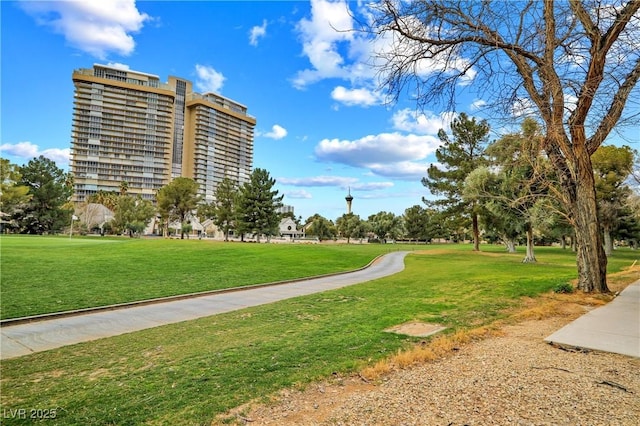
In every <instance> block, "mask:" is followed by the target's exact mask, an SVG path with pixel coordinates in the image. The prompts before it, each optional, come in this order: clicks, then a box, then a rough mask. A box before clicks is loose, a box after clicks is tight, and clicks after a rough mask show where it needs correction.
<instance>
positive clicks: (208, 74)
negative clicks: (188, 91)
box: [196, 64, 225, 93]
mask: <svg viewBox="0 0 640 426" xmlns="http://www.w3.org/2000/svg"><path fill="white" fill-rule="evenodd" d="M196 76H197V78H196V89H198V90H199V91H200V92H203V93H209V92H213V93H220V90H222V85H223V83H224V80H225V76H224V75H222V73H220V72H218V71H216V70H215V69H214V68H213V67H209V66H206V65H200V64H196Z"/></svg>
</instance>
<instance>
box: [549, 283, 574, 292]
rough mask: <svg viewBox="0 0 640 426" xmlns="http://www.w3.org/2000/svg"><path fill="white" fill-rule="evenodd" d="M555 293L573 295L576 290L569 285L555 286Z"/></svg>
mask: <svg viewBox="0 0 640 426" xmlns="http://www.w3.org/2000/svg"><path fill="white" fill-rule="evenodd" d="M553 291H554V292H556V293H573V292H574V291H575V288H574V287H573V286H572V285H571V284H569V283H562V284H558V285H557V286H555V287H554V288H553Z"/></svg>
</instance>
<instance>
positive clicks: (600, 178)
mask: <svg viewBox="0 0 640 426" xmlns="http://www.w3.org/2000/svg"><path fill="white" fill-rule="evenodd" d="M633 161H634V152H633V150H632V149H631V148H629V147H628V146H622V147H616V146H613V145H607V146H601V147H600V148H598V149H597V150H596V152H595V153H594V154H593V155H592V156H591V162H592V164H593V171H594V175H595V182H596V200H597V201H598V218H599V219H600V226H601V227H602V231H603V234H604V251H605V253H606V254H607V256H610V255H611V254H612V253H613V239H612V237H611V234H612V232H615V230H616V227H617V225H618V223H619V219H620V218H621V217H622V216H625V210H626V206H625V203H626V201H627V198H628V197H629V195H631V188H630V187H629V186H628V185H627V184H626V181H627V178H628V177H629V176H630V175H631V174H632V171H633Z"/></svg>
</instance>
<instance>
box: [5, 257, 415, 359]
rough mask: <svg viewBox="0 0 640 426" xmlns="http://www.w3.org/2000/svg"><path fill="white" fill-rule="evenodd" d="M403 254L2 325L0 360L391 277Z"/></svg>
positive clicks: (402, 263) (400, 263)
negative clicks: (338, 270) (307, 274)
mask: <svg viewBox="0 0 640 426" xmlns="http://www.w3.org/2000/svg"><path fill="white" fill-rule="evenodd" d="M408 253H409V252H408V251H398V252H393V253H389V254H387V255H384V256H382V257H381V258H378V259H376V260H375V261H374V262H373V263H372V264H371V265H370V266H368V267H366V268H364V269H360V270H358V271H354V272H346V273H343V274H338V275H332V276H325V277H318V278H310V279H304V280H300V281H295V282H289V283H284V284H276V285H267V286H262V287H253V288H249V289H245V290H234V291H228V292H221V293H219V294H213V295H206V296H197V297H194V298H189V299H181V300H174V301H169V302H159V303H154V304H149V305H142V306H134V307H127V308H121V309H115V310H109V311H99V312H95V313H85V314H81V315H75V316H69V317H63V318H57V319H50V320H42V321H35V322H30V323H23V324H16V325H5V326H3V327H2V328H1V329H0V359H9V358H16V357H20V356H24V355H28V354H31V353H34V352H41V351H46V350H49V349H54V348H59V347H62V346H66V345H72V344H75V343H80V342H87V341H90V340H96V339H101V338H103V337H111V336H117V335H119V334H124V333H131V332H134V331H139V330H144V329H147V328H152V327H158V326H161V325H165V324H172V323H176V322H181V321H189V320H193V319H196V318H201V317H207V316H211V315H216V314H221V313H224V312H230V311H235V310H238V309H243V308H247V307H250V306H257V305H262V304H267V303H272V302H277V301H279V300H284V299H289V298H292V297H297V296H305V295H308V294H312V293H320V292H323V291H326V290H333V289H337V288H341V287H346V286H349V285H353V284H358V283H363V282H366V281H371V280H374V279H377V278H382V277H386V276H388V275H393V274H396V273H398V272H400V271H402V270H403V269H404V258H405V256H406V255H407V254H408Z"/></svg>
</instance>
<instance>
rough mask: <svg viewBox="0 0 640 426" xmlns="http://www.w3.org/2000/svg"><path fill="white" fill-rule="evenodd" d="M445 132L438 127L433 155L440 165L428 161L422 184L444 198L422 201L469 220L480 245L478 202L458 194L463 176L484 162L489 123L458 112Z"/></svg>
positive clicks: (464, 177) (476, 241)
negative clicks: (458, 114) (448, 130)
mask: <svg viewBox="0 0 640 426" xmlns="http://www.w3.org/2000/svg"><path fill="white" fill-rule="evenodd" d="M451 133H452V135H453V140H452V139H450V138H449V135H447V133H446V132H445V131H444V130H443V129H440V131H439V132H438V138H440V141H441V142H442V145H441V146H440V148H438V149H437V150H436V158H437V160H438V163H439V164H440V165H441V166H440V167H442V168H440V167H439V166H438V165H435V164H432V165H431V166H430V167H429V169H428V170H427V177H425V178H423V179H422V184H423V185H424V186H425V187H427V188H428V189H429V191H430V192H431V193H432V194H433V195H441V196H443V197H444V198H441V199H437V200H435V201H428V200H426V199H424V198H423V201H424V202H425V203H426V204H427V205H430V206H434V207H436V208H438V209H440V210H441V211H442V212H443V213H444V214H446V215H448V216H455V217H459V218H463V219H464V220H465V222H466V223H469V222H471V227H472V232H473V242H474V250H476V251H477V250H479V249H480V230H479V227H478V215H479V211H478V205H477V203H475V202H471V203H468V202H465V201H464V200H463V198H462V191H463V189H464V180H465V179H466V177H467V176H468V175H469V173H471V172H472V171H473V170H474V169H476V168H478V167H480V166H482V165H484V164H486V158H485V155H484V147H485V145H486V143H487V140H488V135H489V124H487V122H486V121H485V120H482V121H480V122H476V119H475V118H469V117H468V116H467V115H466V114H464V113H462V114H460V116H459V117H457V118H455V119H454V120H453V122H452V123H451Z"/></svg>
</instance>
